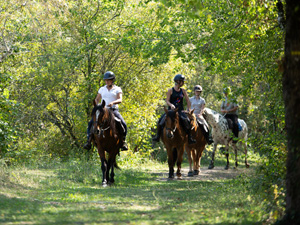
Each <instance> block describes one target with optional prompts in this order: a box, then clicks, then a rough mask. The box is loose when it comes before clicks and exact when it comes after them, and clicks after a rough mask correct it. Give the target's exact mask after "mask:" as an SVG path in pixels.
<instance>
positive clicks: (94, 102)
mask: <svg viewBox="0 0 300 225" xmlns="http://www.w3.org/2000/svg"><path fill="white" fill-rule="evenodd" d="M93 104H94V106H96V105H97V104H96V98H95V99H94V101H93Z"/></svg>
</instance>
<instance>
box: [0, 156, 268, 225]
mask: <svg viewBox="0 0 300 225" xmlns="http://www.w3.org/2000/svg"><path fill="white" fill-rule="evenodd" d="M222 163H223V162H222ZM121 164H122V163H121ZM220 165H223V164H219V165H218V164H217V167H216V168H215V169H214V170H207V169H206V168H207V166H208V162H206V164H205V162H204V165H203V168H204V169H203V171H202V174H201V175H200V176H198V177H193V178H188V177H186V174H187V168H188V165H187V164H185V165H184V167H183V168H184V171H183V173H184V177H183V180H172V181H168V180H167V172H168V169H167V163H164V164H160V163H157V162H151V161H148V162H145V163H140V164H139V166H130V165H128V166H125V164H124V163H123V165H122V170H117V171H116V184H115V185H114V186H111V187H106V188H103V187H102V186H101V168H100V164H99V162H98V160H97V159H94V160H91V161H89V162H84V161H79V160H78V161H68V162H65V163H56V164H51V165H48V166H44V168H34V169H30V168H28V167H25V166H22V167H10V168H7V167H4V166H2V167H0V175H1V178H0V224H263V222H262V220H263V217H264V215H263V211H262V208H261V204H260V203H261V200H260V199H259V198H258V196H257V195H255V193H254V192H253V191H252V190H251V177H252V176H253V167H254V166H253V164H252V167H251V168H250V169H246V168H245V166H244V165H242V164H241V166H240V167H239V168H238V169H237V170H234V169H229V170H228V171H224V170H223V166H222V167H221V166H220ZM224 165H225V164H224Z"/></svg>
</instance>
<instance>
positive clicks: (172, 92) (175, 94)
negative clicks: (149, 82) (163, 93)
mask: <svg viewBox="0 0 300 225" xmlns="http://www.w3.org/2000/svg"><path fill="white" fill-rule="evenodd" d="M184 80H185V77H184V76H183V75H182V74H177V75H176V76H175V77H174V82H175V85H174V87H173V88H170V89H169V90H168V92H167V99H166V103H167V105H168V108H169V110H170V109H171V110H175V109H178V113H179V120H180V124H181V126H182V127H183V129H184V130H185V132H186V133H187V135H188V142H189V144H194V143H196V140H195V139H193V138H192V137H191V129H192V126H191V124H190V122H189V119H188V118H187V115H186V114H185V113H184V112H183V110H184V108H183V98H185V100H186V103H187V108H188V109H190V107H191V102H190V100H189V97H188V95H187V92H186V90H185V89H183V88H181V87H182V86H183V85H184ZM165 118H166V114H163V115H162V116H161V117H160V119H159V120H158V123H157V133H156V136H155V137H153V138H152V140H153V141H156V142H159V140H160V136H161V133H162V130H163V127H164V123H165Z"/></svg>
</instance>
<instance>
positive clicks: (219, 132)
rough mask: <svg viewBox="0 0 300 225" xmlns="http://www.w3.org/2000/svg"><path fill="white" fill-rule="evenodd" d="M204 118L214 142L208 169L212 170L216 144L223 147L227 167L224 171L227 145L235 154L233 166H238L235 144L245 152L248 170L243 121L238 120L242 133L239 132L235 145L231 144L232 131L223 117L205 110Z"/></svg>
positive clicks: (245, 133) (207, 109)
mask: <svg viewBox="0 0 300 225" xmlns="http://www.w3.org/2000/svg"><path fill="white" fill-rule="evenodd" d="M203 116H204V118H205V119H206V121H207V122H208V123H209V124H210V125H211V126H212V137H213V140H214V147H213V153H212V159H211V162H210V165H209V167H208V169H213V168H214V160H215V152H216V148H217V145H218V144H221V145H225V154H226V158H227V165H226V167H225V169H226V170H227V169H228V168H229V159H228V156H229V153H228V149H229V145H231V146H232V147H233V149H234V153H235V166H236V167H237V166H238V162H237V150H238V147H237V144H239V143H240V144H242V146H243V147H244V151H245V165H246V167H247V168H249V164H248V161H247V138H248V128H247V124H246V123H245V121H244V120H242V119H238V121H239V124H240V125H241V126H242V131H239V138H238V142H237V144H235V143H233V142H232V137H233V133H232V130H231V129H229V127H228V123H227V120H226V118H225V117H224V116H222V115H221V114H219V113H217V112H216V111H214V110H212V109H209V108H205V109H204V113H203Z"/></svg>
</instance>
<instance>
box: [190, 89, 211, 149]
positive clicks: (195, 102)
mask: <svg viewBox="0 0 300 225" xmlns="http://www.w3.org/2000/svg"><path fill="white" fill-rule="evenodd" d="M201 93H202V87H201V86H200V85H196V86H195V87H194V94H195V95H194V96H193V97H191V98H190V102H191V109H194V114H195V115H196V118H197V122H198V124H199V126H200V129H201V131H202V133H203V135H204V137H205V140H206V142H207V143H208V144H209V145H210V144H211V143H213V140H212V139H211V137H210V136H209V129H208V128H209V127H208V124H207V122H206V120H205V119H204V117H203V115H202V113H203V110H204V108H205V100H204V98H202V97H200V95H201Z"/></svg>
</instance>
